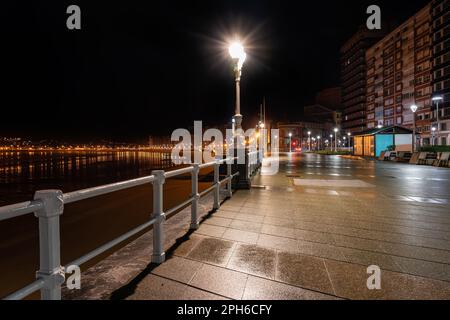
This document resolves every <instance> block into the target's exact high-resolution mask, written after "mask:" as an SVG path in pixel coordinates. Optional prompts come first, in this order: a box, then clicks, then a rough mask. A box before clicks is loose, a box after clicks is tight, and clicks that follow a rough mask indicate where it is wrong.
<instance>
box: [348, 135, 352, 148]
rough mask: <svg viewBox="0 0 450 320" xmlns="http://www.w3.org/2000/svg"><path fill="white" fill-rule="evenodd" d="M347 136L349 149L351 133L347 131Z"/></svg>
mask: <svg viewBox="0 0 450 320" xmlns="http://www.w3.org/2000/svg"><path fill="white" fill-rule="evenodd" d="M347 136H348V148H349V149H350V147H351V145H350V140H351V137H352V133H351V132H347Z"/></svg>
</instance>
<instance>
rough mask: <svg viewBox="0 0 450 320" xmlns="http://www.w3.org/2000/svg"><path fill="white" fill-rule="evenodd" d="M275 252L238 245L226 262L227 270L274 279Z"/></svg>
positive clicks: (253, 246) (254, 246)
mask: <svg viewBox="0 0 450 320" xmlns="http://www.w3.org/2000/svg"><path fill="white" fill-rule="evenodd" d="M275 265H276V251H275V250H271V249H267V248H263V247H259V246H256V245H247V244H240V245H238V246H237V247H236V248H235V250H234V252H233V255H232V256H231V258H230V261H229V262H228V265H227V267H228V268H229V269H233V270H237V271H241V272H244V273H249V274H253V275H256V276H260V277H264V278H269V279H274V278H275Z"/></svg>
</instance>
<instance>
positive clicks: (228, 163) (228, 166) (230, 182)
mask: <svg viewBox="0 0 450 320" xmlns="http://www.w3.org/2000/svg"><path fill="white" fill-rule="evenodd" d="M227 177H228V181H227V196H228V198H231V197H232V196H233V190H231V185H232V183H233V181H232V180H233V179H232V171H231V161H228V162H227Z"/></svg>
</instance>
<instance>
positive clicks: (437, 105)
mask: <svg viewBox="0 0 450 320" xmlns="http://www.w3.org/2000/svg"><path fill="white" fill-rule="evenodd" d="M442 100H444V98H443V97H442V96H434V97H433V98H431V101H433V102H436V123H437V124H436V126H437V141H438V143H437V144H438V145H439V140H440V137H439V132H440V129H439V102H441V101H442Z"/></svg>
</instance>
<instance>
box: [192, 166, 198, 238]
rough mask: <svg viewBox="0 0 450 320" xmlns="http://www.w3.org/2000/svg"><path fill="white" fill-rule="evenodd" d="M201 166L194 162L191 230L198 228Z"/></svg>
mask: <svg viewBox="0 0 450 320" xmlns="http://www.w3.org/2000/svg"><path fill="white" fill-rule="evenodd" d="M199 171H200V167H199V164H198V163H194V164H193V170H192V173H191V176H192V195H191V196H192V204H191V227H190V229H191V230H197V229H198V200H199V199H200V194H199V193H198V173H199Z"/></svg>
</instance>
